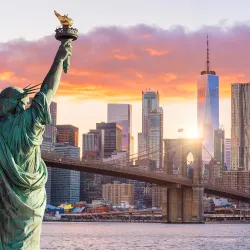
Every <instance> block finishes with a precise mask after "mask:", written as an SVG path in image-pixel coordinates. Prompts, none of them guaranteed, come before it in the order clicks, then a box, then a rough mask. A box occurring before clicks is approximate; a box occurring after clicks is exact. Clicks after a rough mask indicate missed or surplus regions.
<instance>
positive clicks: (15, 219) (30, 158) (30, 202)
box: [0, 92, 50, 250]
mask: <svg viewBox="0 0 250 250" xmlns="http://www.w3.org/2000/svg"><path fill="white" fill-rule="evenodd" d="M48 123H50V113H49V106H48V101H47V98H46V95H45V94H44V93H42V92H40V93H38V94H37V95H36V96H35V98H34V99H33V101H32V104H31V106H30V108H28V109H27V110H25V111H23V112H21V113H20V114H16V115H11V116H8V117H6V118H4V119H2V120H1V121H0V162H1V167H0V201H1V203H0V231H1V238H0V249H1V250H8V249H25V250H26V249H32V250H36V249H40V247H39V245H40V232H41V222H42V218H43V214H44V209H45V205H46V193H45V187H44V185H45V183H46V181H47V169H46V166H45V164H44V162H43V160H42V159H41V157H40V145H41V143H42V135H43V132H44V128H45V126H44V125H46V124H48ZM1 246H2V247H1Z"/></svg>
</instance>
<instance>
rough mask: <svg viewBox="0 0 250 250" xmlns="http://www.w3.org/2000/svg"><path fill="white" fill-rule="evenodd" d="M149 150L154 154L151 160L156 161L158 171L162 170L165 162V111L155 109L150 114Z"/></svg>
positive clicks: (159, 108)
mask: <svg viewBox="0 0 250 250" xmlns="http://www.w3.org/2000/svg"><path fill="white" fill-rule="evenodd" d="M148 130H149V136H148V142H147V145H148V148H150V149H151V151H152V152H153V153H152V155H151V160H153V161H155V163H156V169H161V168H162V161H163V154H162V153H163V109H162V108H161V107H158V108H155V109H154V110H152V111H151V112H149V114H148Z"/></svg>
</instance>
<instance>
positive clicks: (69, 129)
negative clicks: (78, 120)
mask: <svg viewBox="0 0 250 250" xmlns="http://www.w3.org/2000/svg"><path fill="white" fill-rule="evenodd" d="M56 127H57V136H56V141H57V142H58V143H65V142H67V143H69V145H71V146H75V147H78V135H79V129H78V128H77V127H75V126H72V125H57V126H56Z"/></svg>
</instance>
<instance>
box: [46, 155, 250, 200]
mask: <svg viewBox="0 0 250 250" xmlns="http://www.w3.org/2000/svg"><path fill="white" fill-rule="evenodd" d="M42 158H43V160H44V161H45V163H46V165H47V166H48V167H52V168H61V169H71V170H76V171H81V172H87V173H94V174H101V175H108V176H115V177H120V178H126V179H131V180H138V181H142V182H148V183H153V184H157V185H159V186H166V185H168V184H179V185H182V186H184V187H185V186H186V187H192V186H193V183H192V181H191V180H190V179H184V178H179V177H177V176H171V175H166V174H163V173H155V172H149V171H145V170H140V169H138V168H133V167H130V166H126V167H124V166H123V167H119V166H117V165H116V164H111V163H103V162H97V161H96V162H83V161H80V160H76V159H66V158H60V157H58V156H57V157H55V156H54V155H53V154H47V153H42ZM204 192H205V193H207V194H211V195H216V196H220V197H225V198H230V199H235V200H240V201H243V202H247V203H250V194H249V193H244V192H241V191H238V190H234V189H225V188H221V187H216V186H215V185H212V184H205V185H204Z"/></svg>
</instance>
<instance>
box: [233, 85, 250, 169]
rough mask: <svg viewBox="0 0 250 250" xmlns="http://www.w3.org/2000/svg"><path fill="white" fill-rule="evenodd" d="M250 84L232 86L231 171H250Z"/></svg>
mask: <svg viewBox="0 0 250 250" xmlns="http://www.w3.org/2000/svg"><path fill="white" fill-rule="evenodd" d="M249 103H250V83H235V84H232V85H231V119H232V120H231V126H232V129H231V169H232V170H238V169H240V168H241V169H244V170H247V171H249V170H250V155H249V145H250V115H249V114H250V105H249Z"/></svg>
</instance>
